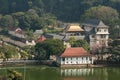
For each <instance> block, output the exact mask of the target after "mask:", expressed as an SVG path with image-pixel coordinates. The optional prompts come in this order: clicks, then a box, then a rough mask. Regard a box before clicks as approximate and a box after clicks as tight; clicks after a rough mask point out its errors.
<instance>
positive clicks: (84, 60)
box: [57, 47, 93, 65]
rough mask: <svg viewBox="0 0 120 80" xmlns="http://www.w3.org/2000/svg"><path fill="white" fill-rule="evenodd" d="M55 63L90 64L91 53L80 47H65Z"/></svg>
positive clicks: (91, 61)
mask: <svg viewBox="0 0 120 80" xmlns="http://www.w3.org/2000/svg"><path fill="white" fill-rule="evenodd" d="M57 63H58V64H60V65H71V64H73V65H83V64H92V63H93V60H92V55H91V54H89V53H88V52H87V51H86V50H85V49H84V48H82V47H73V48H66V50H65V51H64V52H63V53H62V54H61V55H60V56H59V57H58V59H57Z"/></svg>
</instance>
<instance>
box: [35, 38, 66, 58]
mask: <svg viewBox="0 0 120 80" xmlns="http://www.w3.org/2000/svg"><path fill="white" fill-rule="evenodd" d="M34 49H35V51H34V53H35V58H36V59H39V60H41V59H49V57H50V55H58V54H61V53H62V52H63V51H64V45H63V42H62V41H60V40H57V39H48V40H46V41H44V42H40V43H38V44H36V45H35V48H34Z"/></svg>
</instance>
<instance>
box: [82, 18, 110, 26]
mask: <svg viewBox="0 0 120 80" xmlns="http://www.w3.org/2000/svg"><path fill="white" fill-rule="evenodd" d="M83 24H84V25H90V26H93V27H108V26H107V25H105V24H104V23H103V21H101V20H97V19H89V20H86V21H85V22H84V23H83Z"/></svg>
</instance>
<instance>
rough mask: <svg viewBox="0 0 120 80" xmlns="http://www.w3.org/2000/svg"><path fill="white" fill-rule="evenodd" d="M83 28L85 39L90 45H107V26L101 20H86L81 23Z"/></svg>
mask: <svg viewBox="0 0 120 80" xmlns="http://www.w3.org/2000/svg"><path fill="white" fill-rule="evenodd" d="M82 28H83V29H84V30H85V36H86V37H85V39H86V40H87V41H88V42H89V43H90V47H91V49H92V47H107V46H108V39H109V32H108V28H109V27H108V26H107V25H105V24H104V23H103V22H102V21H101V20H94V19H91V20H87V21H86V22H84V23H83V24H82Z"/></svg>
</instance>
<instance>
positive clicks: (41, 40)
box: [35, 35, 46, 43]
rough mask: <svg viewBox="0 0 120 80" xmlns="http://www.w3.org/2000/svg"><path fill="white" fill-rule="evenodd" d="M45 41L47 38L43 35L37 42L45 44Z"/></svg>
mask: <svg viewBox="0 0 120 80" xmlns="http://www.w3.org/2000/svg"><path fill="white" fill-rule="evenodd" d="M45 40H46V38H45V36H43V35H42V36H40V37H39V38H38V39H37V40H36V41H35V42H36V43H38V42H43V41H45Z"/></svg>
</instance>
